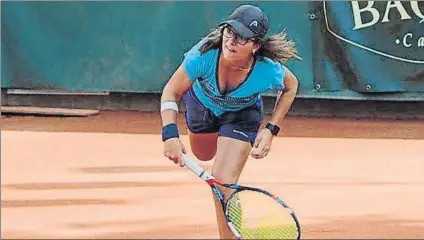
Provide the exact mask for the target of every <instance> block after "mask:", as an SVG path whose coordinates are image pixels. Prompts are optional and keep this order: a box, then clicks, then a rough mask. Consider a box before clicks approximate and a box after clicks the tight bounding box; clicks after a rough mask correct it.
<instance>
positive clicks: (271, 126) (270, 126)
mask: <svg viewBox="0 0 424 240" xmlns="http://www.w3.org/2000/svg"><path fill="white" fill-rule="evenodd" d="M265 128H268V129H269V130H270V131H271V133H272V135H274V136H277V134H278V132H279V131H280V128H279V127H278V126H277V125H274V124H271V123H267V124H266V125H265Z"/></svg>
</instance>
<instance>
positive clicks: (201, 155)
mask: <svg viewBox="0 0 424 240" xmlns="http://www.w3.org/2000/svg"><path fill="white" fill-rule="evenodd" d="M193 154H194V156H196V158H197V159H199V160H201V161H209V160H212V158H214V157H215V152H213V151H199V150H197V151H196V150H194V149H193Z"/></svg>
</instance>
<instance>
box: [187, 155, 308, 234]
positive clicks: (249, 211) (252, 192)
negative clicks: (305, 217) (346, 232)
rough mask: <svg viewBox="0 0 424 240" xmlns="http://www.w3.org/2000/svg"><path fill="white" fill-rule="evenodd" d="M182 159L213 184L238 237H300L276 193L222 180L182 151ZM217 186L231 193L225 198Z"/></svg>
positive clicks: (214, 190)
mask: <svg viewBox="0 0 424 240" xmlns="http://www.w3.org/2000/svg"><path fill="white" fill-rule="evenodd" d="M183 161H184V163H185V166H186V167H188V168H189V169H190V170H191V171H193V172H194V173H195V174H196V175H197V176H198V177H200V178H201V179H203V180H204V181H205V182H206V183H207V184H208V185H209V186H210V187H211V188H212V190H213V192H214V194H215V195H216V196H217V198H218V199H219V201H220V202H221V205H222V209H223V212H224V215H225V218H226V220H227V224H228V227H229V228H230V230H231V231H232V233H233V234H234V235H235V237H237V239H300V224H299V221H298V219H297V217H296V215H295V214H294V212H293V211H292V210H291V209H290V207H288V206H287V205H286V204H285V203H284V202H283V201H282V200H281V199H279V198H278V197H277V196H275V195H273V194H272V193H270V192H267V191H265V190H263V189H259V188H253V187H248V186H241V185H238V184H227V183H225V182H222V181H220V180H218V179H216V178H215V177H213V176H212V175H211V174H210V173H208V172H207V171H206V170H205V169H203V168H202V167H201V166H200V165H198V164H197V163H196V162H194V161H193V160H191V159H190V158H189V157H188V156H187V155H185V154H183ZM216 186H220V187H224V188H228V189H231V194H230V195H229V196H228V197H227V198H224V196H223V194H222V193H221V191H220V190H219V189H218V188H217V187H216Z"/></svg>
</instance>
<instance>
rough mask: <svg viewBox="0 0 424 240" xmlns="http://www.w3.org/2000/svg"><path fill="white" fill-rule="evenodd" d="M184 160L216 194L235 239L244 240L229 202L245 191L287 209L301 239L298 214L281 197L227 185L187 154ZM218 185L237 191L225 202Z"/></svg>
mask: <svg viewBox="0 0 424 240" xmlns="http://www.w3.org/2000/svg"><path fill="white" fill-rule="evenodd" d="M182 158H183V162H184V165H185V166H186V167H188V169H190V170H191V171H192V172H193V173H194V174H196V175H197V176H198V177H199V178H201V179H203V180H204V181H205V182H206V183H207V184H208V185H209V186H210V187H211V188H212V191H213V192H214V194H215V195H216V196H217V198H218V200H219V201H220V203H221V206H222V210H223V212H224V215H225V219H226V221H227V225H228V227H229V228H230V230H231V232H232V233H233V234H234V235H235V237H237V239H242V238H241V235H240V233H239V232H238V231H237V230H236V229H235V227H234V225H233V223H232V221H231V219H230V218H229V214H228V206H227V202H228V201H229V200H230V199H231V198H232V197H234V196H235V194H237V193H238V192H241V191H244V190H248V191H254V192H259V193H262V194H265V195H267V196H269V197H271V198H273V199H274V200H275V201H277V202H278V203H279V204H280V205H282V206H283V207H284V208H285V210H286V211H287V212H288V213H289V214H290V215H291V216H292V218H293V219H294V221H295V223H296V228H297V239H300V236H301V230H300V223H299V220H298V218H297V216H296V214H295V213H294V211H293V210H292V209H291V208H290V207H289V206H288V205H287V204H286V203H285V202H284V201H283V200H281V199H280V198H279V197H277V196H276V195H274V194H272V193H270V192H268V191H266V190H263V189H260V188H255V187H249V186H243V185H238V184H229V183H225V182H223V181H220V180H218V179H216V178H215V177H214V176H212V174H210V173H209V172H208V171H206V170H205V169H204V168H202V167H201V166H200V165H199V164H197V163H196V162H194V161H193V160H192V159H190V158H189V157H188V156H187V155H186V154H183V155H182ZM216 185H219V186H223V187H226V188H230V189H233V190H235V191H234V192H233V193H231V194H230V195H229V196H228V197H227V200H226V201H225V199H224V196H223V195H222V193H221V192H220V191H219V189H218V188H217V187H216Z"/></svg>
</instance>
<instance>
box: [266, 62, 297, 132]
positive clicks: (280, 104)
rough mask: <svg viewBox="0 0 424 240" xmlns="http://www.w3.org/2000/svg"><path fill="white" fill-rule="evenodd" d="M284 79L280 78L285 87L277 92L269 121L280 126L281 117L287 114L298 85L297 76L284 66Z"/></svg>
mask: <svg viewBox="0 0 424 240" xmlns="http://www.w3.org/2000/svg"><path fill="white" fill-rule="evenodd" d="M284 68H285V75H284V79H283V80H282V81H283V83H284V86H285V88H284V89H283V90H281V91H279V92H278V94H277V100H276V102H275V107H274V112H273V114H272V117H271V120H270V121H269V123H271V124H274V125H278V126H281V124H282V121H283V119H284V118H285V116H286V115H287V112H288V111H289V109H290V107H291V106H292V104H293V101H294V99H295V97H296V94H297V90H298V87H299V81H298V80H297V77H296V76H295V75H294V74H293V73H292V72H291V71H290V70H289V69H288V68H286V67H284Z"/></svg>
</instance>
